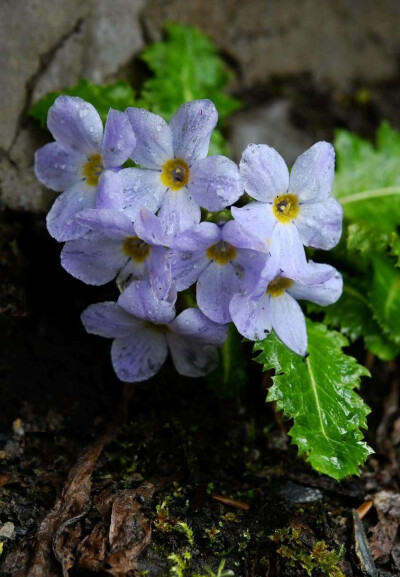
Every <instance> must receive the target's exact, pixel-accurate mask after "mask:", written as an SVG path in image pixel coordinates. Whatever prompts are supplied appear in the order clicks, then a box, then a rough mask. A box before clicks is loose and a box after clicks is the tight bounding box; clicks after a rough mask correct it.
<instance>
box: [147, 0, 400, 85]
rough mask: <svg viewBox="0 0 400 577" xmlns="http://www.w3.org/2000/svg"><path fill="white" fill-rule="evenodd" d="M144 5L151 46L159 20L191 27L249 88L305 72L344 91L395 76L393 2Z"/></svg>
mask: <svg viewBox="0 0 400 577" xmlns="http://www.w3.org/2000/svg"><path fill="white" fill-rule="evenodd" d="M182 6H183V5H182V2H180V1H179V0H148V2H147V6H146V10H145V14H144V19H145V23H146V25H147V28H148V32H149V34H150V35H151V37H152V38H153V39H158V38H159V37H160V30H161V26H162V23H163V22H164V21H168V22H171V21H172V22H184V23H186V24H195V25H197V26H199V27H200V28H201V29H202V30H204V31H205V32H207V33H208V34H209V35H210V36H211V38H212V39H213V40H214V41H215V42H216V43H217V44H218V46H220V47H221V48H222V50H224V51H225V52H226V53H227V54H228V55H229V56H230V57H231V58H232V59H233V60H234V61H235V62H236V63H237V65H238V67H239V71H240V79H241V84H242V85H243V87H245V88H251V87H252V86H254V85H255V84H257V83H260V84H265V82H266V81H267V80H268V79H270V78H271V76H274V75H279V76H281V75H298V74H301V73H304V72H310V73H311V74H312V76H313V78H315V79H316V80H317V81H320V82H330V83H332V84H334V85H337V86H341V87H345V86H348V85H349V83H352V82H353V81H360V82H375V81H382V80H388V79H390V78H391V77H392V76H393V75H395V74H397V70H398V55H399V50H400V38H399V36H398V34H397V29H398V22H399V18H400V4H399V3H398V2H396V1H393V0H381V1H380V2H376V1H375V0H363V2H357V1H354V0H337V1H336V2H320V1H319V0H298V1H297V2H293V1H292V0H247V1H244V2H238V1H237V0H227V1H226V2H214V1H213V0H186V2H185V3H184V8H183V7H182Z"/></svg>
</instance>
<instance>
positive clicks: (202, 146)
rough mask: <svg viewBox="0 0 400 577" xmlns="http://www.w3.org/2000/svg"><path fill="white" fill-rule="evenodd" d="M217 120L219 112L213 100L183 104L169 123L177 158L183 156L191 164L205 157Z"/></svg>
mask: <svg viewBox="0 0 400 577" xmlns="http://www.w3.org/2000/svg"><path fill="white" fill-rule="evenodd" d="M217 121H218V112H217V109H216V108H215V106H214V104H213V103H212V102H211V100H193V101H192V102H186V103H185V104H182V106H181V107H180V108H179V109H178V110H177V112H175V114H174V115H173V117H172V118H171V121H170V123H169V125H170V127H171V132H172V140H173V149H174V155H175V158H182V159H184V160H186V162H188V163H189V164H192V163H193V162H196V160H199V159H200V158H205V157H206V156H207V153H208V147H209V145H210V138H211V133H212V131H213V130H214V128H215V126H216V124H217Z"/></svg>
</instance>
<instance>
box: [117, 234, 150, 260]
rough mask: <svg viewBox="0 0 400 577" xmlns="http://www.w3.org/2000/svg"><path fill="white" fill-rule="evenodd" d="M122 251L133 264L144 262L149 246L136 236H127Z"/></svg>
mask: <svg viewBox="0 0 400 577" xmlns="http://www.w3.org/2000/svg"><path fill="white" fill-rule="evenodd" d="M122 250H123V251H124V253H125V254H126V256H129V257H130V258H132V259H133V260H134V261H135V262H144V261H145V260H146V258H147V257H148V255H149V252H150V245H148V244H147V243H145V242H144V241H143V240H142V239H140V238H139V237H138V236H127V237H126V239H125V240H124V243H123V245H122Z"/></svg>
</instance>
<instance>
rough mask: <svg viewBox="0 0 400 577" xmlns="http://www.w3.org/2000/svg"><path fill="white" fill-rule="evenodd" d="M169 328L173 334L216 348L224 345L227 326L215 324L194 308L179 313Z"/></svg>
mask: <svg viewBox="0 0 400 577" xmlns="http://www.w3.org/2000/svg"><path fill="white" fill-rule="evenodd" d="M169 326H170V328H171V330H172V331H173V332H174V333H178V334H179V335H181V336H184V337H185V338H187V339H189V338H190V339H193V340H195V341H196V342H202V343H204V344H208V345H216V346H218V347H222V345H223V344H224V342H225V339H226V335H227V330H228V325H221V324H219V323H215V322H214V321H212V320H210V319H209V318H207V317H206V315H204V314H203V313H202V312H201V311H200V310H199V309H195V308H190V309H186V310H184V311H183V312H181V314H180V315H178V316H177V317H176V319H174V320H173V321H172V322H171V323H170V325H169Z"/></svg>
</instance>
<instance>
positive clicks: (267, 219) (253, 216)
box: [231, 202, 277, 251]
mask: <svg viewBox="0 0 400 577" xmlns="http://www.w3.org/2000/svg"><path fill="white" fill-rule="evenodd" d="M231 212H232V215H233V218H234V219H235V221H236V222H238V223H239V224H240V226H241V227H243V229H244V230H245V232H246V233H247V234H248V235H249V237H254V236H255V237H256V238H258V239H259V240H260V241H261V242H262V243H263V245H264V246H265V250H266V251H267V250H269V243H270V242H271V236H272V233H273V230H274V228H275V225H276V222H277V221H276V218H275V216H274V214H273V212H272V205H270V204H264V203H261V202H251V203H250V204H247V205H246V206H244V207H243V208H237V207H236V206H232V208H231Z"/></svg>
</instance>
